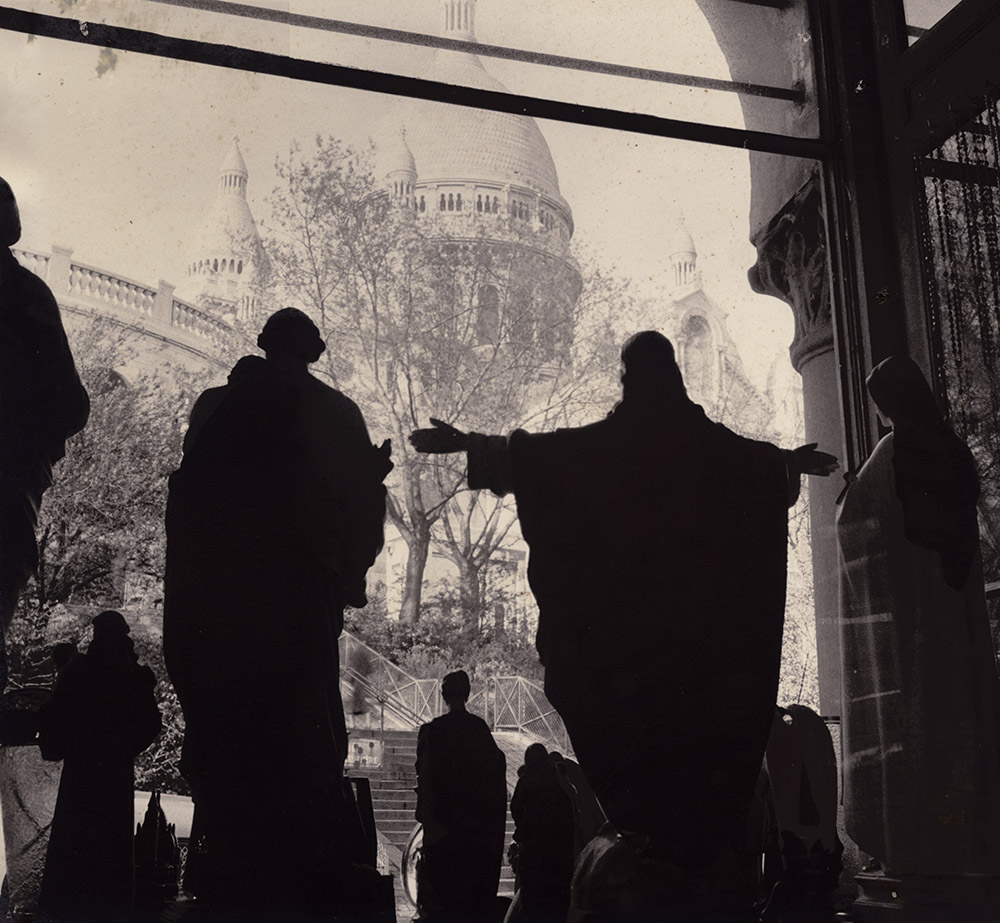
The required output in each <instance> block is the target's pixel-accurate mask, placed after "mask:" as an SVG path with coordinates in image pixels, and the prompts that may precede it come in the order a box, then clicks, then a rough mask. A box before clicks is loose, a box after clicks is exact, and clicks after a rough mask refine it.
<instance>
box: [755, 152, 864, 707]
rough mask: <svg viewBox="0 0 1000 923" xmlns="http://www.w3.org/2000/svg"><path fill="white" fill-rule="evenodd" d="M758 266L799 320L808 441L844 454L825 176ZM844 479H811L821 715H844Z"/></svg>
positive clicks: (772, 230)
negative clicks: (840, 520)
mask: <svg viewBox="0 0 1000 923" xmlns="http://www.w3.org/2000/svg"><path fill="white" fill-rule="evenodd" d="M753 243H754V245H755V246H756V248H757V263H756V265H754V266H753V267H752V268H751V269H750V272H749V280H750V286H751V287H752V288H753V290H754V291H755V292H759V293H761V294H764V295H773V296H774V297H776V298H780V299H781V300H782V301H784V302H785V303H786V304H787V305H788V306H789V307H790V308H791V309H792V312H793V313H794V315H795V339H794V340H793V341H792V346H791V351H790V352H791V359H792V365H793V366H794V368H795V370H796V371H797V372H798V373H799V374H800V375H801V376H802V399H803V404H804V407H803V410H804V415H805V429H806V441H807V442H817V443H819V447H820V449H822V450H824V451H827V452H832V453H834V454H835V455H838V456H841V455H842V453H843V446H844V433H843V422H842V415H841V412H840V390H839V385H838V371H837V359H836V354H835V353H834V348H833V320H832V312H831V301H830V298H831V293H830V279H829V272H828V268H827V245H826V224H825V221H824V216H823V194H822V181H821V178H820V173H819V170H818V169H816V170H814V171H813V172H812V174H811V175H810V176H809V178H808V179H807V180H806V182H805V183H804V184H803V185H802V186H801V187H800V188H799V190H798V191H797V192H796V193H795V194H794V195H793V196H792V198H791V199H789V200H788V201H787V202H786V203H785V205H784V206H783V207H782V208H781V209H779V211H778V213H777V214H776V215H775V216H774V217H773V218H772V219H771V220H770V221H769V222H768V223H767V224H766V225H765V226H764V227H762V228H761V229H760V231H758V232H757V233H756V234H755V235H754V237H753ZM842 487H843V480H842V478H841V477H839V476H838V474H834V475H831V476H830V477H828V478H818V477H813V478H809V522H810V526H811V529H812V558H813V586H814V592H815V605H816V659H817V666H818V671H819V695H820V710H821V711H822V713H823V715H824V716H834V715H838V716H839V715H840V682H841V680H840V676H841V665H840V625H839V611H838V575H839V564H838V550H837V533H836V498H837V495H838V494H839V493H840V490H841V488H842Z"/></svg>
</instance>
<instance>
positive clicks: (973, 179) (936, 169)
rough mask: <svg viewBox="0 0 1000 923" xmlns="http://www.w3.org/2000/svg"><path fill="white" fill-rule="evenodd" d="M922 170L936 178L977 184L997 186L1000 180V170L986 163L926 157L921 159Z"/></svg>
mask: <svg viewBox="0 0 1000 923" xmlns="http://www.w3.org/2000/svg"><path fill="white" fill-rule="evenodd" d="M920 172H921V173H922V174H923V175H924V176H933V177H934V178H935V179H943V180H948V181H951V182H956V183H972V184H974V185H977V186H996V185H997V183H998V181H1000V170H998V169H997V168H996V167H991V166H989V165H988V164H984V163H958V162H956V161H954V160H941V159H939V158H936V157H924V158H923V159H922V160H921V161H920Z"/></svg>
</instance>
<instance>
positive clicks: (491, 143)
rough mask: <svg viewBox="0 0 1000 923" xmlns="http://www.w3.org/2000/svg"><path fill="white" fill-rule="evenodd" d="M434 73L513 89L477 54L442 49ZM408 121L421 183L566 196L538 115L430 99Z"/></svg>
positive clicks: (453, 79)
mask: <svg viewBox="0 0 1000 923" xmlns="http://www.w3.org/2000/svg"><path fill="white" fill-rule="evenodd" d="M449 37H450V36H449ZM428 77H429V78H430V79H432V80H440V81H442V82H444V83H450V84H456V85H459V86H471V87H476V88H477V89H484V90H498V91H500V92H504V93H505V92H508V91H507V88H506V87H504V86H503V84H501V83H500V82H499V81H498V80H495V79H494V78H493V77H491V76H490V75H489V74H488V73H486V71H485V70H484V68H483V65H482V63H481V62H480V60H479V58H478V57H476V56H475V55H471V54H459V53H456V52H448V51H438V52H436V54H435V62H434V66H433V67H432V69H431V72H430V73H429V74H428ZM404 122H405V124H406V141H407V144H408V145H409V146H410V149H411V150H412V151H413V156H414V158H415V160H416V163H417V169H418V172H419V175H420V181H421V183H424V182H435V181H442V180H450V181H453V182H454V181H459V182H461V181H463V180H478V181H480V182H484V183H501V184H506V183H510V184H511V185H515V186H526V187H528V188H531V189H537V190H538V191H540V192H542V193H545V194H547V195H549V196H551V197H552V198H554V199H558V198H560V196H559V177H558V175H557V174H556V166H555V163H553V161H552V154H551V153H550V152H549V146H548V144H547V143H546V142H545V138H544V137H543V136H542V132H541V131H540V130H539V128H538V125H537V124H535V120H534V119H532V118H529V117H528V116H524V115H514V114H513V113H507V112H490V111H486V110H483V109H470V108H468V107H466V106H447V105H444V104H441V103H429V102H427V103H423V104H421V105H419V106H417V107H414V108H412V109H410V111H409V112H408V113H407V114H406V116H404Z"/></svg>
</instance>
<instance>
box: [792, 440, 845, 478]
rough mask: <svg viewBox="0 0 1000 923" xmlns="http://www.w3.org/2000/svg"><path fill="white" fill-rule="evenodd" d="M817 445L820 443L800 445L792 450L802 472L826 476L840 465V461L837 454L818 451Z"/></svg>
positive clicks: (796, 463) (797, 465)
mask: <svg viewBox="0 0 1000 923" xmlns="http://www.w3.org/2000/svg"><path fill="white" fill-rule="evenodd" d="M817 445H819V443H817V442H810V443H809V445H800V446H799V447H798V448H797V449H794V450H793V451H792V456H793V457H794V458H795V465H796V467H797V468H798V469H799V472H800V473H801V474H816V475H819V476H820V477H823V478H825V477H828V476H829V475H831V474H833V472H834V471H836V470H837V469H838V468H839V467H840V462H838V461H837V456H836V455H831V454H830V453H829V452H819V451H817V449H816V446H817Z"/></svg>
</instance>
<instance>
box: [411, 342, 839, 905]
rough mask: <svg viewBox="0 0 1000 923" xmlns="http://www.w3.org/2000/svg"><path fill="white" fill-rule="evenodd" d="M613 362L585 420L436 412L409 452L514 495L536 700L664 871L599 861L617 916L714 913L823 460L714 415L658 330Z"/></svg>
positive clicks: (721, 899) (632, 840)
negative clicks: (614, 396) (558, 720)
mask: <svg viewBox="0 0 1000 923" xmlns="http://www.w3.org/2000/svg"><path fill="white" fill-rule="evenodd" d="M622 362H623V366H624V372H623V376H622V383H623V397H622V400H621V402H620V403H619V404H618V405H617V406H616V407H615V408H614V410H613V411H612V412H611V413H610V414H609V415H608V417H607V418H605V419H604V420H601V421H599V422H596V423H593V424H591V425H589V426H585V427H581V428H578V429H565V430H559V431H556V432H554V433H548V434H539V435H531V434H528V433H526V432H523V431H517V432H515V433H513V434H512V435H511V436H510V437H509V438H507V437H502V436H480V435H476V434H471V435H466V434H464V433H461V432H460V431H458V430H456V429H454V428H453V427H450V426H447V425H445V424H441V423H437V422H435V421H432V422H435V426H434V428H433V429H428V430H418V431H417V432H415V433H413V434H412V436H411V441H412V443H413V445H414V447H415V448H416V449H417V450H418V451H423V452H454V451H466V452H468V456H469V485H470V487H473V488H489V489H491V490H493V491H494V492H495V493H498V494H506V493H510V492H513V493H514V495H515V497H516V499H517V509H518V517H519V519H520V523H521V529H522V533H523V535H524V538H525V540H526V541H527V543H528V545H529V546H530V550H531V555H530V560H529V570H528V577H529V581H530V583H531V588H532V591H533V593H534V595H535V598H536V600H537V601H538V605H539V610H540V615H539V628H538V636H537V647H538V653H539V657H540V659H541V662H542V664H543V665H544V667H545V692H546V695H547V696H548V698H549V700H550V701H551V702H552V704H553V705H554V706H555V708H556V709H557V710H558V712H559V714H560V716H561V717H562V719H563V721H564V722H565V724H566V728H567V730H568V731H569V734H570V738H571V740H572V742H573V748H574V750H575V753H576V756H577V758H578V759H579V762H580V766H581V767H582V768H583V771H584V773H585V774H586V776H587V779H588V780H589V782H590V783H591V785H592V786H593V788H594V791H595V793H596V794H597V796H598V798H599V799H600V802H601V805H602V806H603V808H604V810H605V812H606V813H607V816H608V818H609V820H610V821H611V822H612V823H613V824H614V827H615V829H616V831H617V832H618V834H619V835H626V836H627V837H628V840H629V842H628V843H625V842H622V843H621V845H619V844H618V841H615V842H614V843H612V844H611V847H610V848H611V849H618V850H620V851H621V852H622V855H623V860H624V861H625V864H626V865H629V864H630V863H631V864H632V866H633V867H634V865H635V861H637V857H638V856H639V855H641V856H643V857H644V859H643V861H644V862H652V863H653V866H652V867H654V868H658V869H659V871H658V872H657V873H656V875H655V876H652V879H655V881H660V882H661V884H660V885H656V884H655V882H654V884H653V885H651V886H650V887H647V886H646V885H645V884H643V883H642V880H641V876H640V877H638V878H636V879H635V887H634V888H633V887H632V886H631V885H629V884H628V881H627V877H623V876H622V873H621V870H620V869H615V868H614V865H615V862H614V861H610V862H608V861H607V860H606V859H605V860H602V861H604V863H605V864H604V867H605V868H608V869H613V870H614V871H613V874H615V875H617V876H618V880H619V881H621V882H623V884H622V886H621V888H620V890H629V889H631V890H632V892H633V893H632V894H631V897H632V898H633V899H635V900H636V901H637V903H635V905H634V906H633V907H632V909H633V910H634V911H635V912H637V913H641V912H653V913H662V912H673V913H678V914H684V913H693V912H702V911H705V912H712V911H728V910H731V909H733V908H735V907H738V906H741V905H742V904H743V903H744V902H745V899H746V895H744V894H734V893H730V892H729V891H728V890H727V888H728V887H729V885H728V882H729V881H730V878H731V876H730V875H729V873H728V869H729V866H730V865H731V861H730V860H731V853H732V847H731V844H732V843H733V841H734V838H737V837H739V836H740V835H741V834H742V831H743V829H744V827H745V824H746V816H747V811H748V808H749V805H750V802H751V799H752V797H753V794H754V790H755V787H756V783H757V778H758V773H759V770H760V765H761V759H762V757H763V753H764V746H765V743H766V742H767V738H768V733H769V731H770V728H771V721H772V717H773V713H774V706H775V694H776V690H777V683H778V668H779V661H780V653H781V636H782V623H783V618H784V599H785V570H786V558H785V550H786V541H787V509H788V506H789V504H790V503H791V502H793V501H794V500H795V498H796V496H797V494H798V489H799V475H800V474H801V473H817V474H828V473H829V472H830V471H831V470H833V468H834V467H836V459H834V458H833V457H832V456H829V455H826V454H825V453H821V452H816V451H815V446H803V447H802V448H801V449H797V450H795V451H794V452H783V451H782V450H780V449H778V448H777V447H775V446H773V445H770V444H768V443H765V442H755V441H753V440H750V439H745V438H743V437H741V436H738V435H736V434H735V433H733V432H731V431H730V430H728V429H726V427H724V426H722V425H720V424H717V423H713V422H712V421H710V420H709V419H708V418H707V417H706V416H705V414H704V412H703V411H702V409H701V408H700V407H698V406H697V405H695V404H694V403H692V402H691V401H690V399H689V398H688V397H687V394H686V391H685V388H684V384H683V381H682V378H681V374H680V371H679V369H678V367H677V364H676V362H675V360H674V354H673V348H672V346H671V344H670V342H669V340H667V339H666V338H665V337H663V336H661V335H660V334H658V333H653V332H646V333H641V334H637V335H636V336H635V337H633V338H632V339H630V340H629V341H628V342H627V343H626V344H625V346H624V348H623V350H622ZM626 854H627V855H626ZM614 858H615V854H614V853H612V856H611V859H612V860H614ZM584 859H586V853H585V855H584ZM586 864H587V863H586V862H584V865H586ZM590 867H591V868H592V869H596V866H595V865H594V864H593V863H591V865H590ZM668 870H672V871H669V872H668ZM595 874H596V871H595ZM578 909H579V910H581V911H582V912H586V910H587V908H586V907H584V908H578Z"/></svg>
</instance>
